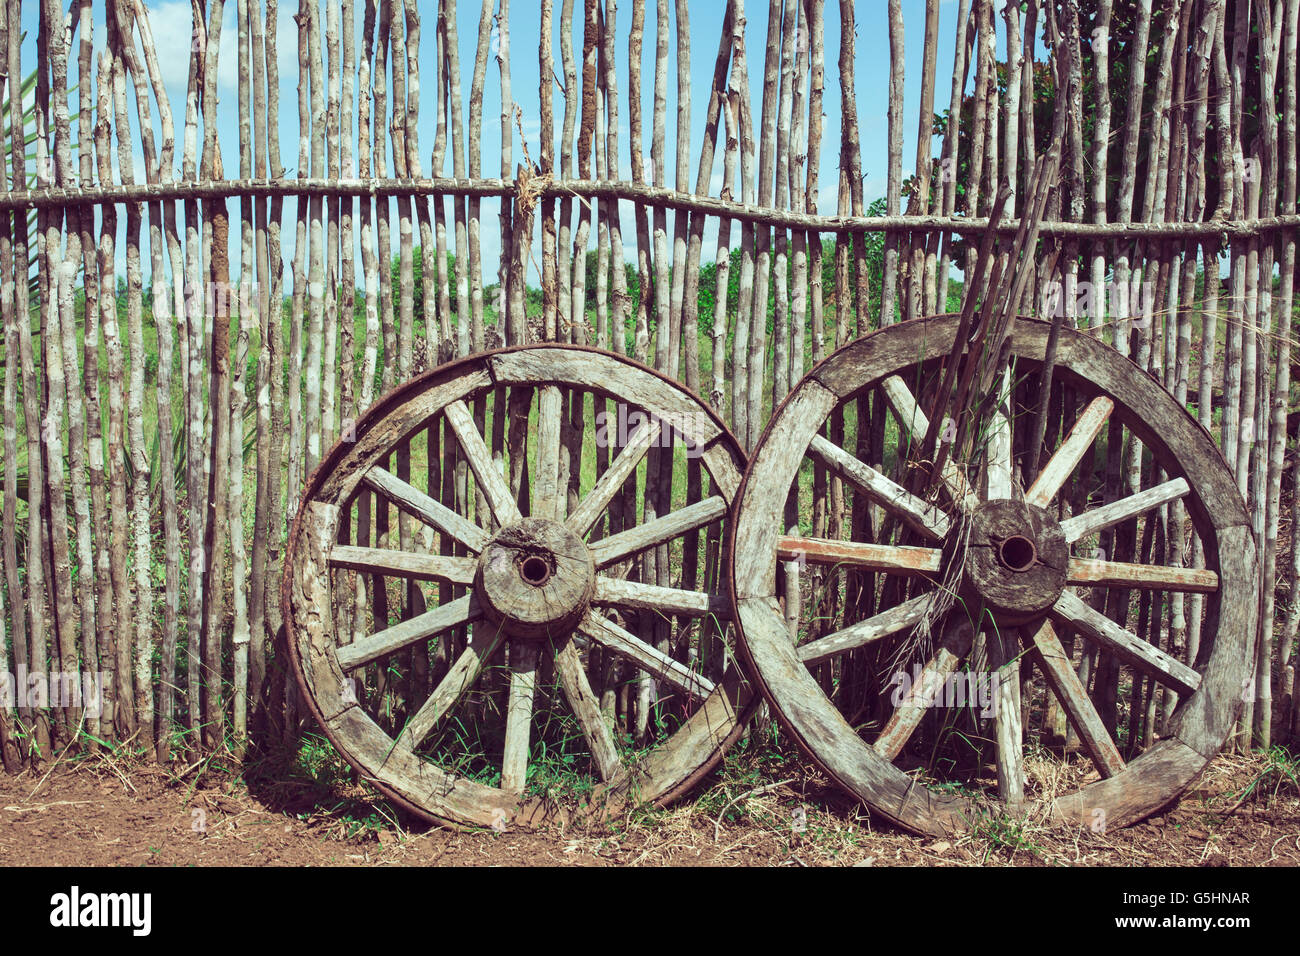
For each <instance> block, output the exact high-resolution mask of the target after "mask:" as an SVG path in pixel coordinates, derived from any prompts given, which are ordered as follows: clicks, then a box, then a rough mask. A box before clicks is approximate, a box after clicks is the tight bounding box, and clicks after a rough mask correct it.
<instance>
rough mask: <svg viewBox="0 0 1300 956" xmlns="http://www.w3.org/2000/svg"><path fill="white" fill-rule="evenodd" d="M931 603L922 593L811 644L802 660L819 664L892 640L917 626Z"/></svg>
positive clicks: (802, 653)
mask: <svg viewBox="0 0 1300 956" xmlns="http://www.w3.org/2000/svg"><path fill="white" fill-rule="evenodd" d="M930 600H931V597H930V595H929V594H922V595H921V596H920V597H914V598H912V599H911V600H910V601H904V602H903V603H902V604H900V605H898V606H897V607H892V608H890V609H889V610H888V611H881V612H880V613H879V614H876V615H875V616H873V617H869V618H867V619H866V620H865V621H859V622H858V623H856V624H850V625H849V626H848V627H846V628H842V629H841V630H838V631H836V632H835V633H833V634H827V635H826V636H825V637H821V638H818V639H817V640H815V641H809V642H808V643H807V644H804V645H803V646H802V647H800V648H799V650H798V654H799V660H801V661H803V662H804V663H805V664H819V663H821V662H822V661H824V660H826V659H827V658H830V657H834V656H835V655H836V654H843V653H844V652H845V651H851V650H854V649H856V648H859V647H862V646H863V645H865V644H870V643H871V642H872V641H878V640H880V639H881V638H882V637H888V636H889V635H890V634H897V633H898V632H899V631H904V630H907V628H909V627H913V626H915V625H916V624H917V623H918V622H919V621H920V620H921V618H922V617H923V616H924V615H925V611H926V608H927V607H929V605H930Z"/></svg>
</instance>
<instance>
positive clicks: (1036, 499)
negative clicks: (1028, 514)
mask: <svg viewBox="0 0 1300 956" xmlns="http://www.w3.org/2000/svg"><path fill="white" fill-rule="evenodd" d="M1114 408H1115V403H1114V402H1113V401H1111V400H1110V399H1109V398H1107V397H1106V396H1105V395H1100V396H1098V397H1097V398H1094V399H1093V400H1092V401H1091V402H1089V403H1088V407H1087V408H1085V409H1084V410H1083V412H1082V413H1081V414H1080V415H1079V420H1078V421H1076V422H1075V423H1074V427H1073V428H1071V429H1070V434H1069V435H1067V436H1066V439H1065V441H1063V442H1061V447H1060V448H1058V449H1056V454H1054V455H1053V456H1052V457H1051V459H1050V460H1049V461H1048V462H1047V464H1046V465H1044V466H1043V470H1042V471H1040V472H1039V473H1038V477H1037V478H1035V479H1034V483H1033V484H1032V485H1030V486H1029V490H1028V491H1026V492H1025V501H1027V502H1029V504H1031V505H1038V506H1039V507H1040V508H1046V507H1047V506H1048V504H1050V503H1051V501H1052V499H1053V498H1055V497H1056V493H1057V492H1058V491H1060V490H1061V488H1062V487H1063V486H1064V485H1065V483H1066V481H1067V480H1069V477H1070V475H1072V474H1074V469H1075V468H1077V467H1078V465H1079V462H1080V461H1082V460H1083V456H1084V454H1085V453H1086V452H1087V451H1088V449H1089V448H1091V447H1092V443H1093V442H1094V441H1095V440H1096V439H1097V435H1099V434H1100V433H1101V430H1102V429H1103V428H1105V427H1106V422H1107V420H1108V419H1109V418H1110V413H1111V412H1112V411H1113V410H1114ZM1121 520H1122V519H1121Z"/></svg>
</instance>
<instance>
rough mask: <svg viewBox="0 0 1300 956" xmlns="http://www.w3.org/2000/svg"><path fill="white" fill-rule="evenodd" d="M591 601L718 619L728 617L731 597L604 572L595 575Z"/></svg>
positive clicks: (729, 615)
mask: <svg viewBox="0 0 1300 956" xmlns="http://www.w3.org/2000/svg"><path fill="white" fill-rule="evenodd" d="M592 601H593V603H596V604H614V605H617V606H619V607H628V608H636V609H638V610H644V611H658V612H660V613H663V614H685V615H687V616H690V617H701V616H703V615H705V614H711V615H713V616H714V617H716V618H718V619H720V620H722V619H728V618H730V617H731V601H730V600H729V599H728V598H726V597H725V596H723V595H721V594H708V593H706V592H704V591H686V590H683V589H681V588H665V587H659V586H657V585H654V584H642V583H641V582H640V581H626V580H624V579H622V578H612V577H609V576H607V575H604V574H601V575H597V577H596V593H595V594H594V595H593V596H592Z"/></svg>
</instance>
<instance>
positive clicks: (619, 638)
mask: <svg viewBox="0 0 1300 956" xmlns="http://www.w3.org/2000/svg"><path fill="white" fill-rule="evenodd" d="M578 630H580V631H581V632H582V633H583V634H585V635H586V636H587V637H589V638H591V640H593V641H596V642H597V643H598V644H601V645H603V646H604V647H607V648H609V649H610V650H611V651H613V652H614V653H615V654H620V655H622V656H623V657H626V658H628V660H630V661H632V662H633V663H634V664H636V665H637V666H638V667H640V668H641V669H642V670H643V671H646V672H647V673H649V674H651V675H653V676H654V677H657V678H658V679H659V680H661V681H664V682H665V683H668V684H672V685H673V686H674V687H676V688H678V689H679V690H682V691H684V692H685V693H686V695H687V696H688V697H694V698H703V697H708V696H709V694H711V693H712V692H713V682H712V681H710V680H709V679H708V678H707V677H705V676H703V675H702V674H697V673H695V671H693V670H691V669H690V668H689V667H687V666H686V665H684V664H681V663H679V662H677V661H675V660H673V659H672V658H671V657H669V656H668V655H667V654H665V653H663V652H662V651H660V650H658V649H657V648H654V647H651V646H650V645H649V644H647V643H646V642H645V641H643V640H641V639H640V638H638V637H636V636H634V635H632V634H630V633H628V632H627V631H625V630H624V629H623V628H621V627H619V626H618V625H617V624H615V623H614V622H613V621H611V620H609V619H608V618H606V617H604V616H603V615H601V614H597V613H595V612H594V611H588V612H587V614H586V616H585V617H583V619H582V621H581V622H580V623H579V624H578Z"/></svg>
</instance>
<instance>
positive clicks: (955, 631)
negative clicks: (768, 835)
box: [728, 316, 1258, 834]
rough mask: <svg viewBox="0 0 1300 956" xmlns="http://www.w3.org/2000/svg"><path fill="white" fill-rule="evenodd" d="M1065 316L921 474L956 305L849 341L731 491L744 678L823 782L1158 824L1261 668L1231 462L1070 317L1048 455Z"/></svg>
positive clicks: (936, 825) (969, 807)
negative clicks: (948, 452)
mask: <svg viewBox="0 0 1300 956" xmlns="http://www.w3.org/2000/svg"><path fill="white" fill-rule="evenodd" d="M1049 328H1050V327H1049V326H1048V325H1047V324H1046V323H1043V322H1038V321H1033V320H1027V319H1021V320H1019V321H1017V322H1016V323H1015V326H1014V328H1013V331H1012V337H1011V340H1010V355H1011V362H1010V365H1009V367H1008V372H1007V375H1006V379H1005V381H1004V382H1003V383H1000V385H999V387H997V388H996V389H995V391H996V394H993V395H990V396H987V397H985V396H977V398H976V400H975V406H977V407H983V408H985V409H988V410H989V412H988V414H987V416H982V415H980V414H977V413H975V411H974V408H972V409H968V410H966V411H963V412H962V413H961V414H962V415H965V416H966V417H967V419H968V420H967V422H965V423H964V424H965V426H966V427H968V428H970V429H971V430H972V433H977V432H979V430H980V428H981V427H983V433H982V434H974V440H973V441H972V442H971V444H970V445H969V446H967V445H966V443H965V442H963V443H962V448H963V449H966V448H971V449H975V450H974V452H973V453H970V454H968V455H967V456H966V458H967V460H965V461H954V460H952V459H949V460H948V462H947V464H946V465H945V466H943V467H942V468H941V470H940V474H939V475H938V476H937V477H936V478H935V480H934V481H933V488H931V489H930V490H929V491H928V492H927V491H924V489H925V487H926V485H927V481H926V480H924V479H925V478H928V477H929V475H930V469H929V467H928V466H925V467H924V468H923V471H922V473H921V476H920V480H918V478H917V476H915V475H914V474H913V473H912V472H911V469H913V468H916V467H918V463H917V462H916V461H914V458H915V453H914V451H913V446H916V447H919V446H920V445H921V440H922V438H923V436H924V435H925V434H926V432H927V430H928V428H929V427H930V423H929V421H928V420H927V419H926V416H925V414H924V412H923V411H922V409H923V408H926V407H930V406H931V405H932V396H931V395H930V392H931V391H932V390H933V389H935V388H936V386H937V383H938V381H939V377H940V376H939V367H940V363H941V362H942V361H943V360H944V359H945V358H946V357H947V356H948V355H949V354H950V353H951V352H952V347H953V342H954V338H955V335H956V329H957V319H956V317H951V316H948V317H938V318H933V319H921V320H915V321H911V322H905V323H902V324H899V325H895V326H892V327H889V328H886V329H883V330H881V331H878V332H875V333H872V334H870V335H867V336H865V337H863V338H862V339H859V340H858V341H856V342H854V343H852V344H850V345H848V346H846V347H845V348H843V349H841V350H839V351H838V352H836V353H835V354H833V355H832V356H830V357H829V358H828V359H826V361H824V362H822V363H821V364H820V365H818V366H817V367H816V368H814V369H813V370H812V371H811V372H810V373H809V374H808V376H806V377H805V379H804V380H803V381H802V382H801V383H800V384H799V385H798V386H797V387H796V388H795V389H794V390H793V391H792V392H791V394H790V395H789V397H788V398H787V399H786V401H785V403H784V404H783V405H782V406H781V408H780V409H779V410H778V411H777V413H776V415H775V416H774V417H773V419H772V421H771V422H770V423H769V425H768V428H767V430H766V431H765V432H764V435H763V437H762V439H761V441H760V442H759V444H758V446H757V448H756V449H755V450H754V453H753V456H752V458H751V462H750V466H749V469H748V470H747V472H746V475H745V481H744V484H743V485H742V487H741V492H740V496H739V499H738V502H737V505H736V515H735V518H734V521H733V525H732V536H731V538H730V540H729V544H728V555H729V562H730V569H731V575H732V588H733V599H734V600H735V602H736V613H737V626H738V630H739V632H740V644H741V648H742V649H743V652H744V654H745V656H747V658H748V659H749V662H750V667H749V668H748V673H749V675H750V679H751V680H753V681H755V682H756V683H757V684H758V685H759V686H760V687H761V689H762V691H763V693H764V694H765V696H766V697H767V698H768V699H769V700H770V701H771V703H772V705H773V706H774V708H775V710H776V711H777V713H778V715H779V717H780V718H781V719H782V721H783V722H784V723H785V725H786V727H787V728H788V729H789V730H790V732H791V733H792V735H793V736H794V737H795V739H796V740H797V741H798V742H799V743H800V744H801V745H802V746H803V748H804V749H805V750H806V751H807V752H808V753H809V754H810V755H811V756H812V758H813V759H814V760H815V761H816V762H817V763H818V764H820V765H821V766H822V767H823V768H824V769H825V770H826V772H827V773H829V774H830V776H832V777H833V778H834V779H835V780H837V781H838V782H839V783H840V784H841V785H842V786H843V787H845V788H846V789H847V790H848V791H849V792H851V793H852V794H854V795H855V796H857V797H858V798H860V799H861V800H863V801H864V802H865V803H867V804H868V805H869V806H870V807H871V808H872V809H873V810H874V811H876V812H879V813H880V814H882V815H883V816H885V817H887V818H889V819H891V820H893V821H895V822H897V823H899V824H901V825H903V826H905V827H908V828H910V829H912V830H915V831H919V832H922V833H935V834H938V833H948V832H955V831H959V830H964V829H967V828H969V827H971V826H973V825H974V824H975V823H976V821H977V820H980V819H982V818H983V819H987V816H988V815H989V814H998V813H1012V814H1015V815H1034V818H1035V819H1042V820H1051V821H1054V822H1058V823H1072V824H1075V825H1079V824H1082V825H1085V826H1088V827H1090V828H1091V829H1093V830H1098V829H1100V828H1101V827H1106V826H1109V827H1119V826H1123V825H1126V824H1129V823H1132V822H1134V821H1136V820H1138V819H1141V818H1142V817H1143V816H1145V815H1147V814H1149V813H1151V812H1153V811H1155V810H1157V809H1158V808H1159V807H1161V806H1163V805H1165V804H1167V803H1169V802H1170V801H1172V800H1173V799H1175V798H1176V797H1177V796H1178V795H1179V794H1180V793H1182V792H1183V790H1184V789H1185V788H1186V787H1187V786H1189V785H1190V784H1191V782H1192V781H1193V779H1194V778H1195V777H1196V776H1197V775H1198V774H1199V773H1200V772H1201V771H1202V770H1203V769H1204V767H1205V765H1206V764H1207V763H1208V761H1209V760H1210V758H1211V757H1212V756H1214V754H1215V753H1217V752H1218V750H1219V749H1220V748H1221V747H1222V745H1223V743H1224V740H1225V739H1226V737H1227V735H1228V733H1229V731H1230V729H1231V728H1232V726H1233V724H1234V722H1235V720H1236V716H1237V714H1238V712H1239V711H1240V708H1241V703H1242V700H1243V689H1245V688H1247V687H1248V683H1249V680H1250V678H1249V675H1250V673H1251V666H1250V665H1251V662H1252V661H1253V659H1254V640H1255V616H1256V615H1255V607H1256V600H1255V599H1256V596H1257V594H1258V581H1257V576H1256V566H1255V544H1254V540H1253V538H1252V535H1251V531H1250V524H1249V519H1248V515H1247V512H1246V508H1245V505H1244V504H1243V502H1242V500H1241V498H1240V496H1239V495H1238V493H1237V489H1236V486H1235V483H1234V481H1233V476H1232V474H1231V473H1230V472H1229V470H1228V469H1227V467H1226V465H1225V464H1224V461H1223V458H1222V456H1221V455H1220V453H1219V451H1218V449H1217V448H1216V446H1215V445H1214V442H1213V441H1212V440H1211V438H1210V436H1209V435H1207V434H1206V433H1205V430H1204V429H1203V428H1201V427H1200V426H1199V425H1198V424H1197V423H1196V422H1195V421H1194V420H1193V419H1192V418H1191V416H1189V415H1188V414H1187V411H1186V410H1185V409H1184V408H1183V407H1182V406H1181V405H1180V404H1179V403H1178V402H1177V401H1176V400H1175V399H1174V398H1173V397H1172V396H1171V395H1169V393H1168V392H1166V391H1165V390H1164V389H1163V388H1161V387H1160V385H1159V384H1158V383H1157V382H1156V381H1155V380H1154V379H1153V378H1151V377H1150V376H1148V375H1146V374H1145V373H1143V372H1141V371H1140V370H1139V369H1138V368H1137V367H1136V366H1135V365H1133V364H1132V363H1131V362H1130V361H1129V360H1128V359H1126V358H1123V357H1121V356H1120V355H1119V354H1118V353H1117V352H1115V351H1114V350H1113V349H1110V348H1109V347H1107V346H1105V345H1104V344H1102V343H1101V342H1100V341H1098V340H1097V339H1095V338H1093V337H1091V336H1088V335H1084V334H1082V333H1078V332H1072V331H1069V330H1066V331H1064V332H1062V334H1061V338H1060V342H1059V345H1058V349H1057V352H1056V361H1055V365H1054V367H1053V383H1054V384H1053V389H1052V391H1051V392H1050V393H1049V398H1050V401H1049V403H1048V409H1049V415H1048V417H1047V427H1046V428H1045V432H1046V435H1045V441H1044V442H1043V443H1042V445H1041V446H1040V447H1039V448H1031V447H1030V444H1031V442H1032V441H1033V439H1032V438H1031V437H1030V436H1031V435H1032V434H1033V433H1034V431H1035V429H1034V422H1035V419H1036V415H1037V408H1038V405H1039V402H1038V399H1039V396H1038V384H1039V383H1040V382H1041V378H1040V373H1041V372H1042V369H1043V364H1044V358H1045V355H1046V354H1047V341H1048V335H1049ZM986 398H987V400H985V399H986ZM959 424H962V423H955V422H944V423H942V429H943V431H944V432H948V433H949V435H948V437H947V438H944V439H941V440H951V438H952V435H951V432H952V431H955V430H956V426H957V425H959ZM953 454H957V452H953ZM1035 462H1036V464H1035ZM1116 475H1118V481H1116V480H1114V478H1113V477H1111V476H1116ZM909 484H910V490H909V488H908V487H904V486H905V485H909ZM918 488H919V489H922V490H921V493H917V491H918ZM826 500H829V502H830V505H829V508H827V507H826V506H824V505H822V504H821V503H820V502H823V501H826ZM1184 514H1185V515H1186V518H1187V519H1189V522H1190V528H1187V527H1186V525H1185V524H1184V519H1183V515H1184ZM1102 549H1104V551H1105V553H1102ZM1201 559H1203V560H1201Z"/></svg>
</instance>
